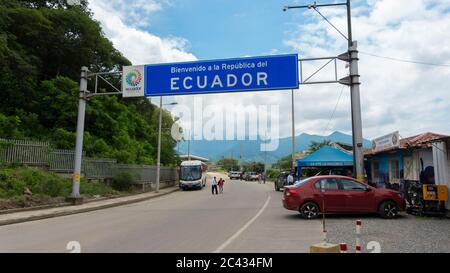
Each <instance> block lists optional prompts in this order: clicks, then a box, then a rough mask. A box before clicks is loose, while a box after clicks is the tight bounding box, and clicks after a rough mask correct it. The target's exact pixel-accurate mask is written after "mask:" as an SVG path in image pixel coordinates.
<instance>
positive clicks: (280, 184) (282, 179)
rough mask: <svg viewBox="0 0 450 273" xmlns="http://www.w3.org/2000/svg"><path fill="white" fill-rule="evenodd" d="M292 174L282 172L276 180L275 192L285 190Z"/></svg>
mask: <svg viewBox="0 0 450 273" xmlns="http://www.w3.org/2000/svg"><path fill="white" fill-rule="evenodd" d="M289 174H290V172H281V173H280V174H279V175H278V176H277V179H276V180H275V183H274V185H275V190H276V191H280V190H281V189H283V188H284V186H287V184H288V183H287V177H288V176H289Z"/></svg>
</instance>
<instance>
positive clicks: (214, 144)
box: [177, 131, 371, 164]
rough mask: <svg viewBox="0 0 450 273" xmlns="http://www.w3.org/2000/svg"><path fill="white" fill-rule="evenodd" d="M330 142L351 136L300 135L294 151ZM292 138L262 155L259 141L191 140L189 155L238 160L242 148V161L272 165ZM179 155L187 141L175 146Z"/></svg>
mask: <svg viewBox="0 0 450 273" xmlns="http://www.w3.org/2000/svg"><path fill="white" fill-rule="evenodd" d="M324 140H330V141H333V142H339V143H344V144H349V145H351V144H352V136H351V135H347V134H344V133H341V132H338V131H336V132H334V133H332V134H330V135H328V136H320V135H311V134H307V133H302V134H300V135H298V136H296V137H295V151H296V152H301V151H305V150H307V149H308V147H309V146H310V144H311V143H312V142H313V141H315V142H322V141H324ZM291 142H292V138H291V137H287V138H280V139H279V145H278V149H276V150H275V151H270V152H267V153H264V152H263V151H261V149H260V147H261V144H263V143H265V142H263V141H261V140H212V141H209V140H192V141H191V144H190V145H191V154H192V155H197V156H201V157H205V158H208V159H209V160H210V161H217V160H220V159H222V158H223V157H233V158H236V159H239V158H240V154H241V147H242V158H241V160H242V161H246V162H249V161H260V162H263V161H264V158H265V157H266V162H267V163H270V164H273V163H275V162H277V161H278V160H279V159H280V158H282V157H285V156H287V155H289V154H291V145H292V144H291ZM364 147H366V148H369V147H371V142H370V141H369V140H366V139H365V140H364ZM177 151H178V153H179V154H187V153H188V141H184V142H180V143H179V144H178V146H177Z"/></svg>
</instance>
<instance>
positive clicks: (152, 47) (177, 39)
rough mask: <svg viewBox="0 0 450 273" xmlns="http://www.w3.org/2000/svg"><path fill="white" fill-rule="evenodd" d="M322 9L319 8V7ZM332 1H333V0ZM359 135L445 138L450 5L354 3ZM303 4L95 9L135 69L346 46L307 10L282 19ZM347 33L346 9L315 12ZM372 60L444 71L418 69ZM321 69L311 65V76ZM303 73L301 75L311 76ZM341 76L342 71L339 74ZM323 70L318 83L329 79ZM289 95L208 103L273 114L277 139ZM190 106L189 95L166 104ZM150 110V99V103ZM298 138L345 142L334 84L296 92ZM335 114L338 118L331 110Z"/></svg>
mask: <svg viewBox="0 0 450 273" xmlns="http://www.w3.org/2000/svg"><path fill="white" fill-rule="evenodd" d="M318 2H319V3H324V1H318ZM328 2H333V0H329V1H328ZM352 3H353V28H354V29H353V31H354V33H353V36H354V37H353V38H354V40H358V45H359V50H360V51H361V55H360V74H361V82H362V85H361V107H362V117H363V128H364V129H363V135H364V137H365V138H369V139H371V138H374V137H377V136H380V135H384V134H387V133H390V132H392V131H396V130H399V131H400V135H401V136H403V137H407V136H411V135H414V134H418V133H422V132H426V131H432V132H436V133H444V134H450V34H449V33H450V1H448V0H378V1H377V0H354V1H352ZM290 4H309V2H308V1H307V0H306V1H305V0H284V1H280V0H263V1H262V0H239V1H238V0H208V1H206V0H91V1H90V8H91V10H92V12H93V14H94V17H95V19H97V20H98V21H100V22H101V24H102V27H103V30H104V33H105V35H106V36H107V37H108V38H109V39H110V40H111V41H112V42H113V43H114V45H115V47H116V48H117V49H119V50H120V51H121V52H122V53H123V54H124V55H125V56H126V57H127V58H128V59H130V60H131V61H132V62H133V64H136V65H137V64H150V63H161V62H174V61H190V60H202V59H203V60H206V59H220V58H230V57H240V56H258V55H269V54H282V53H298V54H299V56H300V57H303V58H307V57H323V56H336V55H338V54H340V53H343V52H344V51H345V50H346V41H345V39H344V38H343V37H342V36H340V34H339V33H338V32H337V31H336V30H334V29H333V28H332V27H330V26H329V25H328V24H327V23H326V22H325V21H324V20H323V19H321V17H320V16H319V15H318V14H317V13H315V12H314V11H312V10H290V11H287V12H283V11H282V8H283V6H284V5H290ZM320 11H321V12H322V13H323V14H324V15H325V16H326V17H328V19H330V20H331V21H332V22H333V23H334V24H335V25H336V26H337V27H338V28H339V29H341V30H342V31H343V32H344V33H346V32H345V30H346V17H345V8H339V7H337V8H336V7H334V8H323V9H321V10H320ZM373 55H377V56H382V57H388V58H395V59H401V60H411V61H417V62H426V63H432V64H441V65H439V66H438V65H421V64H415V63H409V62H400V61H394V60H392V59H388V58H380V57H375V56H373ZM321 65H322V63H320V62H315V63H311V64H309V65H308V66H307V67H306V70H308V71H312V70H313V69H314V67H319V66H321ZM308 71H307V72H308ZM338 72H339V75H342V76H345V74H346V73H347V72H346V70H345V67H343V66H342V65H339V66H338ZM333 73H334V72H333V71H332V70H330V69H329V70H325V71H323V72H322V73H321V74H319V75H317V77H316V79H329V78H330V76H331V77H333ZM290 98H291V94H290V91H276V92H266V93H241V94H215V95H207V96H203V102H204V103H205V104H219V105H222V106H223V107H225V108H230V109H232V108H233V107H235V106H236V105H244V106H247V105H260V104H264V105H273V104H276V105H279V109H280V124H279V127H280V134H281V136H282V137H284V136H289V135H290V132H291V119H290V115H291V114H290V107H291V100H290ZM164 100H165V102H170V101H174V100H175V101H177V102H178V103H180V104H183V105H188V106H192V105H193V101H194V96H184V97H183V96H178V97H171V98H165V99H164ZM155 101H156V100H155ZM295 103H296V113H295V120H296V134H300V133H303V132H306V133H312V134H321V135H324V134H329V133H331V132H333V131H342V132H345V133H351V117H350V95H349V89H348V88H347V87H345V88H343V87H342V86H340V85H338V84H331V85H312V86H301V87H300V89H299V90H296V91H295ZM334 109H336V111H334Z"/></svg>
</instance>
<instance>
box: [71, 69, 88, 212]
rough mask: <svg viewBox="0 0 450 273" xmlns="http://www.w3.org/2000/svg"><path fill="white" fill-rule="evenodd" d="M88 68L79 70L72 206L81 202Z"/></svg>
mask: <svg viewBox="0 0 450 273" xmlns="http://www.w3.org/2000/svg"><path fill="white" fill-rule="evenodd" d="M88 72H89V70H88V68H87V67H85V66H83V67H82V68H81V79H80V99H79V102H78V119H77V133H76V144H75V163H74V169H73V175H72V193H71V194H70V197H69V198H68V199H70V201H72V202H73V203H74V204H78V203H81V202H83V199H82V197H81V196H80V179H81V160H82V155H83V134H84V120H85V115H86V100H87V94H88V91H87V81H88V79H87V78H88Z"/></svg>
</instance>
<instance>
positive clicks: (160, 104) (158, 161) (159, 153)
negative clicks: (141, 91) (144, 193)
mask: <svg viewBox="0 0 450 273" xmlns="http://www.w3.org/2000/svg"><path fill="white" fill-rule="evenodd" d="M161 126H162V96H161V97H160V98H159V129H158V130H159V131H158V155H157V163H156V189H155V192H158V191H159V182H160V175H161V129H162V128H161Z"/></svg>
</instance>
